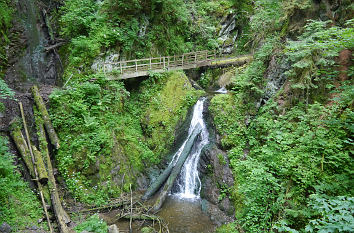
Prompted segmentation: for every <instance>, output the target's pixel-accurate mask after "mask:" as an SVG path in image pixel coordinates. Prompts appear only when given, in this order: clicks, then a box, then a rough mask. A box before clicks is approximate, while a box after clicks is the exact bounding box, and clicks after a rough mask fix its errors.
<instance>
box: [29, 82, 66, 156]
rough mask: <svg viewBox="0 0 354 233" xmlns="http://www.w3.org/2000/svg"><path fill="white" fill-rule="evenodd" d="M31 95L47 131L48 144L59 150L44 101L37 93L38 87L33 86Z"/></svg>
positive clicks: (57, 140) (57, 139) (56, 137)
mask: <svg viewBox="0 0 354 233" xmlns="http://www.w3.org/2000/svg"><path fill="white" fill-rule="evenodd" d="M32 94H33V97H34V101H35V103H36V105H37V107H38V110H39V112H40V113H41V115H42V118H43V121H44V126H45V128H46V130H47V133H48V136H49V139H50V142H51V143H52V145H54V147H55V148H56V149H59V147H60V145H59V138H58V136H57V134H56V133H55V130H54V128H53V125H52V122H51V121H50V118H49V114H48V111H47V109H46V107H45V104H44V101H43V99H42V97H41V95H40V93H39V90H38V87H37V86H33V87H32Z"/></svg>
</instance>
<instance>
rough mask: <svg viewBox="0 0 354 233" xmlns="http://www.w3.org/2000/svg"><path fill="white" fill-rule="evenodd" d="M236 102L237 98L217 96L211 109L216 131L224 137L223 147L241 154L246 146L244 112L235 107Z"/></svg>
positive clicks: (212, 102) (211, 104)
mask: <svg viewBox="0 0 354 233" xmlns="http://www.w3.org/2000/svg"><path fill="white" fill-rule="evenodd" d="M236 101H239V99H238V97H237V96H233V95H216V96H215V97H214V98H213V99H212V100H211V103H210V106H209V109H210V111H211V113H212V115H213V117H214V122H215V125H216V129H217V130H218V132H219V133H220V134H221V135H222V138H221V143H222V146H223V147H225V148H227V149H230V148H233V150H238V151H239V152H240V153H241V151H242V150H243V148H244V146H245V144H246V140H245V139H246V138H245V135H244V133H245V127H244V125H243V121H244V118H243V112H242V110H241V109H237V108H235V106H234V103H235V102H236ZM236 148H237V149H236Z"/></svg>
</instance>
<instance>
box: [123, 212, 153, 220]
mask: <svg viewBox="0 0 354 233" xmlns="http://www.w3.org/2000/svg"><path fill="white" fill-rule="evenodd" d="M119 219H129V220H130V219H132V220H151V221H156V220H159V219H160V218H159V217H158V216H156V215H147V214H132V215H130V214H126V215H123V216H119V217H118V220H119Z"/></svg>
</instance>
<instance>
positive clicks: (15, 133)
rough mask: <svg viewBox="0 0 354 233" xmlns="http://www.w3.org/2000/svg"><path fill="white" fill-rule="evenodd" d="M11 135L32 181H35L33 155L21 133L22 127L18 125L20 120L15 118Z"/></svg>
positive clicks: (11, 123) (11, 126)
mask: <svg viewBox="0 0 354 233" xmlns="http://www.w3.org/2000/svg"><path fill="white" fill-rule="evenodd" d="M10 129H11V130H10V135H11V137H12V139H13V140H14V142H15V145H16V147H17V150H18V151H19V153H20V155H21V157H22V159H23V161H24V163H25V165H26V167H27V169H28V171H29V173H30V175H31V177H32V179H35V174H34V170H33V164H32V160H31V155H30V152H29V149H28V146H27V142H26V140H25V137H24V136H23V134H22V132H21V126H20V125H19V124H18V119H17V118H14V119H13V120H12V121H11V122H10Z"/></svg>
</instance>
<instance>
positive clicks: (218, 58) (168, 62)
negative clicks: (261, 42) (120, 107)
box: [98, 51, 252, 79]
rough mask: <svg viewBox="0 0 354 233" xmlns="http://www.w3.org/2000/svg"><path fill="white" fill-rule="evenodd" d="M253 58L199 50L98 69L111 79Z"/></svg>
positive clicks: (104, 66)
mask: <svg viewBox="0 0 354 233" xmlns="http://www.w3.org/2000/svg"><path fill="white" fill-rule="evenodd" d="M251 59H252V56H251V55H243V56H238V57H225V56H222V55H218V54H217V53H215V52H212V51H198V52H191V53H185V54H182V55H177V56H176V55H175V56H167V57H154V58H144V59H136V60H129V61H117V62H107V63H103V64H101V65H100V66H99V67H98V69H99V70H101V71H103V72H104V73H110V74H111V75H110V78H111V79H128V78H135V77H141V76H147V75H148V74H149V72H164V71H171V70H186V69H193V68H198V67H203V66H224V65H229V64H235V65H243V64H245V63H247V62H249V61H250V60H251Z"/></svg>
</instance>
